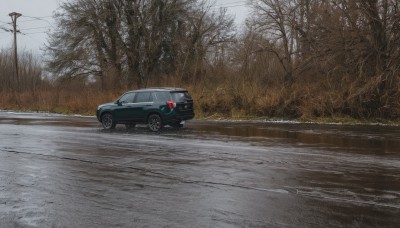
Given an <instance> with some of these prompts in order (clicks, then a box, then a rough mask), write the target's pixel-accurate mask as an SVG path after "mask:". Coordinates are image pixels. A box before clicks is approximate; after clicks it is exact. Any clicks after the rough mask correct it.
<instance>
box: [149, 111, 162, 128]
mask: <svg viewBox="0 0 400 228" xmlns="http://www.w3.org/2000/svg"><path fill="white" fill-rule="evenodd" d="M147 124H148V127H149V130H150V131H152V132H158V131H160V130H161V128H162V127H163V125H162V119H161V117H160V116H159V115H158V114H151V115H150V116H149V118H148V119H147Z"/></svg>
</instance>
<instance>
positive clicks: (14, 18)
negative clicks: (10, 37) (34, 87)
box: [8, 12, 22, 102]
mask: <svg viewBox="0 0 400 228" xmlns="http://www.w3.org/2000/svg"><path fill="white" fill-rule="evenodd" d="M8 15H9V16H10V17H11V20H12V23H13V32H14V66H15V69H14V70H15V78H16V80H17V86H16V88H17V92H18V93H19V92H20V91H19V90H20V89H19V88H20V78H19V73H18V53H17V18H19V17H20V16H22V14H20V13H16V12H12V13H10V14H8ZM18 95H19V94H18ZM17 102H18V101H17Z"/></svg>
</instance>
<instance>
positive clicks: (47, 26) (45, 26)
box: [21, 26, 52, 31]
mask: <svg viewBox="0 0 400 228" xmlns="http://www.w3.org/2000/svg"><path fill="white" fill-rule="evenodd" d="M43 28H47V29H48V28H52V27H50V26H42V27H35V28H21V30H24V31H25V30H34V29H43Z"/></svg>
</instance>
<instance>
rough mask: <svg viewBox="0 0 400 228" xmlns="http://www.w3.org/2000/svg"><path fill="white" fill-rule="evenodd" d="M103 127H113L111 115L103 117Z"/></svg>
mask: <svg viewBox="0 0 400 228" xmlns="http://www.w3.org/2000/svg"><path fill="white" fill-rule="evenodd" d="M103 125H104V127H105V128H110V127H111V125H112V117H111V115H110V114H106V115H104V117H103Z"/></svg>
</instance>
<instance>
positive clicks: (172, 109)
mask: <svg viewBox="0 0 400 228" xmlns="http://www.w3.org/2000/svg"><path fill="white" fill-rule="evenodd" d="M96 116H97V119H98V120H99V121H100V122H101V123H102V125H103V127H104V128H105V129H113V128H115V125H117V124H125V125H126V126H127V127H128V128H130V127H134V126H135V125H136V124H137V123H145V124H148V127H149V129H150V130H151V131H159V130H161V128H162V127H163V126H164V125H170V126H173V127H176V128H180V127H182V126H183V124H184V122H185V121H186V120H190V119H193V117H194V112H193V99H192V97H191V96H190V95H189V93H188V91H187V90H185V89H180V88H148V89H140V90H135V91H130V92H127V93H125V94H123V95H122V96H121V97H120V98H118V100H116V101H115V102H113V103H107V104H102V105H100V106H99V107H98V108H97V113H96Z"/></svg>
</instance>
